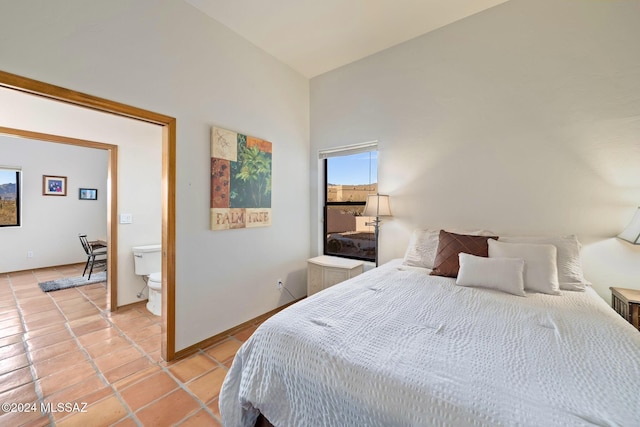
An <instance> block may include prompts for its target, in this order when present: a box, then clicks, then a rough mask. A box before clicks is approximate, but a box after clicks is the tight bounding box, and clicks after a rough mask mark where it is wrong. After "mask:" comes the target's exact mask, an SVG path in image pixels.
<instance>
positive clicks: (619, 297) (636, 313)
mask: <svg viewBox="0 0 640 427" xmlns="http://www.w3.org/2000/svg"><path fill="white" fill-rule="evenodd" d="M609 289H611V307H613V309H614V310H615V311H616V312H618V314H620V315H621V316H622V317H624V318H625V319H626V320H627V322H629V323H631V324H632V325H633V326H634V328H636V329H638V330H640V290H638V289H625V288H609Z"/></svg>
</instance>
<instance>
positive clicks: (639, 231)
mask: <svg viewBox="0 0 640 427" xmlns="http://www.w3.org/2000/svg"><path fill="white" fill-rule="evenodd" d="M618 237H619V238H621V239H622V240H626V241H627V242H631V243H633V244H634V245H640V208H638V210H636V214H635V215H634V216H633V218H632V219H631V222H630V223H629V225H627V227H626V228H625V229H624V230H623V231H622V233H620V234H618Z"/></svg>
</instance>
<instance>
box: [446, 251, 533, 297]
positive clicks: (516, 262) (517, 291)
mask: <svg viewBox="0 0 640 427" xmlns="http://www.w3.org/2000/svg"><path fill="white" fill-rule="evenodd" d="M490 240H491V239H490ZM458 258H459V260H460V270H459V271H458V277H457V278H456V285H460V286H476V287H479V288H489V289H496V290H498V291H502V292H507V293H510V294H513V295H518V296H521V297H524V296H526V295H525V293H524V279H523V273H524V260H523V259H522V258H485V257H481V256H475V255H471V254H465V253H464V252H460V253H459V254H458Z"/></svg>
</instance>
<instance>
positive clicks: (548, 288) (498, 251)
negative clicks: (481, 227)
mask: <svg viewBox="0 0 640 427" xmlns="http://www.w3.org/2000/svg"><path fill="white" fill-rule="evenodd" d="M488 244H489V258H522V259H523V260H524V288H525V289H526V290H528V291H533V292H542V293H544V294H550V295H559V294H560V291H559V289H560V286H559V284H558V266H557V264H556V257H557V250H556V247H555V246H553V245H542V244H532V243H504V242H499V241H496V240H493V239H489V240H488Z"/></svg>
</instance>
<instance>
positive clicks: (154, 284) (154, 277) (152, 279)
mask: <svg viewBox="0 0 640 427" xmlns="http://www.w3.org/2000/svg"><path fill="white" fill-rule="evenodd" d="M147 284H148V285H149V287H150V288H153V289H162V273H161V272H158V273H152V274H150V275H149V281H148V282H147Z"/></svg>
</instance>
